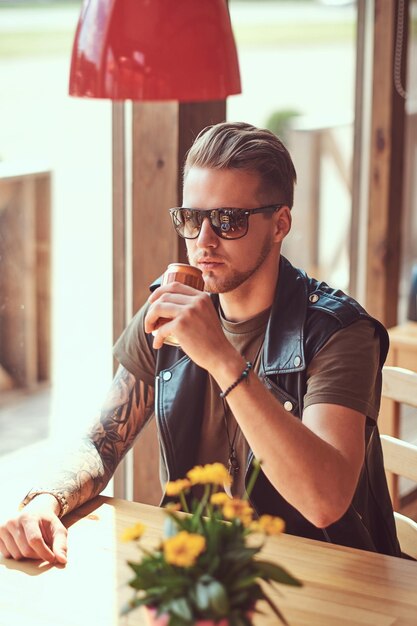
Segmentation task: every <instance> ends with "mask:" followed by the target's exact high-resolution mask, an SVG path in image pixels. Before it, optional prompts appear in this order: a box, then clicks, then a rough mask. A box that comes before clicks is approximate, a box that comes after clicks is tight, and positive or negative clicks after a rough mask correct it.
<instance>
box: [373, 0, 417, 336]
mask: <svg viewBox="0 0 417 626" xmlns="http://www.w3.org/2000/svg"><path fill="white" fill-rule="evenodd" d="M401 2H403V6H404V20H403V29H402V42H403V45H402V49H401V51H400V55H399V58H400V59H401V64H400V74H401V82H402V85H405V74H406V71H405V70H406V56H407V55H406V53H407V33H408V13H409V0H401ZM400 4H401V3H400V2H392V0H376V2H375V20H374V53H373V96H372V123H371V157H370V189H369V214H368V245H367V262H366V307H367V309H368V311H369V312H370V313H371V314H372V315H374V316H375V317H377V318H378V319H380V320H381V321H382V322H383V323H384V324H385V326H387V327H390V326H394V325H395V324H396V321H397V306H398V292H399V289H398V286H399V268H400V256H401V245H400V244H401V216H402V204H403V203H402V198H403V192H402V186H403V163H404V141H405V139H404V124H405V103H404V99H403V98H402V97H401V96H400V95H399V93H398V92H397V90H396V88H395V85H394V71H395V67H394V66H395V51H396V44H397V45H398V44H399V40H398V38H397V22H398V14H399V7H400ZM397 53H398V50H397ZM397 61H398V59H397ZM397 69H398V68H397Z"/></svg>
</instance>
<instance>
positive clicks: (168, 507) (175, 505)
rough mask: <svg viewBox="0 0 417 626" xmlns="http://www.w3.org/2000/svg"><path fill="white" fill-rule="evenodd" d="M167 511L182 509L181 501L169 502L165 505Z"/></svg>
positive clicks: (174, 511)
mask: <svg viewBox="0 0 417 626" xmlns="http://www.w3.org/2000/svg"><path fill="white" fill-rule="evenodd" d="M164 508H165V509H166V510H167V511H171V512H173V513H176V512H177V511H181V505H180V503H179V502H168V504H166V505H165V507H164Z"/></svg>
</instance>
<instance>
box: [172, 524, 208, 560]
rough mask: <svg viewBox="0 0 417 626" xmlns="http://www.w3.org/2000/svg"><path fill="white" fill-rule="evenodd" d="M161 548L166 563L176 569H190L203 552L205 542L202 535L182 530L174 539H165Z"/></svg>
mask: <svg viewBox="0 0 417 626" xmlns="http://www.w3.org/2000/svg"><path fill="white" fill-rule="evenodd" d="M163 547H164V556H165V560H166V562H167V563H170V564H171V565H177V566H178V567H191V566H192V565H194V563H195V562H196V560H197V558H198V556H199V555H200V554H201V553H202V552H203V551H204V550H205V547H206V540H205V538H204V537H202V535H197V534H194V533H187V532H186V531H185V530H182V531H181V532H179V533H178V534H177V535H174V537H170V538H169V539H166V540H165V541H164V543H163Z"/></svg>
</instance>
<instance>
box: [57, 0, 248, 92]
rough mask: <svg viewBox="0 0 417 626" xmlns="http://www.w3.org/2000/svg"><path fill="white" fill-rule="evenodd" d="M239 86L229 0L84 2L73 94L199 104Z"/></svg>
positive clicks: (76, 44) (75, 52)
mask: <svg viewBox="0 0 417 626" xmlns="http://www.w3.org/2000/svg"><path fill="white" fill-rule="evenodd" d="M240 91H241V87H240V76H239V66H238V60H237V53H236V46H235V42H234V39H233V33H232V28H231V24H230V17H229V12H228V7H227V2H226V0H84V4H83V8H82V11H81V16H80V19H79V22H78V27H77V30H76V34H75V40H74V46H73V51H72V60H71V71H70V85H69V93H70V95H72V96H77V97H86V98H108V99H111V100H146V101H153V100H155V101H156V100H159V101H160V100H177V101H180V102H195V101H205V100H222V99H224V98H226V96H228V95H232V94H236V93H240Z"/></svg>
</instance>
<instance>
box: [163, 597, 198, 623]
mask: <svg viewBox="0 0 417 626" xmlns="http://www.w3.org/2000/svg"><path fill="white" fill-rule="evenodd" d="M168 607H169V610H168V612H169V613H172V614H173V615H178V617H180V618H181V619H183V620H185V621H187V620H188V621H191V620H192V619H193V614H192V612H191V609H190V606H189V604H188V602H187V600H186V599H185V598H174V599H173V600H171V602H169V604H168V605H167V608H168Z"/></svg>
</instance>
